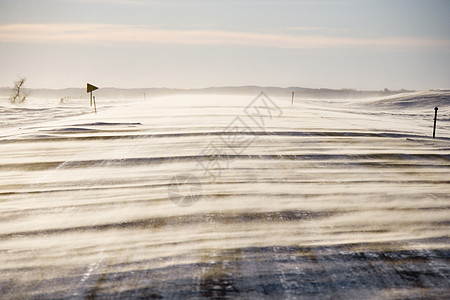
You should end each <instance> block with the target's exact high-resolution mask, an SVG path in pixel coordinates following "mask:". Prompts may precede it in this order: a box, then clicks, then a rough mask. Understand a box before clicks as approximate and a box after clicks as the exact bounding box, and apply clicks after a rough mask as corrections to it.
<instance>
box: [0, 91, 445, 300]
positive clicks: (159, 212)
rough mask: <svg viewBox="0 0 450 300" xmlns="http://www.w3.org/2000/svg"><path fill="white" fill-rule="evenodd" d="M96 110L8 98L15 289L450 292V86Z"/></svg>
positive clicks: (45, 294)
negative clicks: (369, 95) (363, 95)
mask: <svg viewBox="0 0 450 300" xmlns="http://www.w3.org/2000/svg"><path fill="white" fill-rule="evenodd" d="M255 97H256V98H255ZM269 97H270V98H269ZM97 105H98V113H97V114H94V113H93V110H92V109H91V108H90V107H89V104H88V103H86V102H85V101H83V102H82V101H78V102H77V101H73V102H68V103H62V104H60V103H58V101H57V100H45V101H44V100H42V99H41V100H39V99H30V101H29V102H28V104H26V105H23V106H12V105H9V104H7V103H6V102H2V103H1V104H0V111H1V114H2V120H0V128H1V129H0V174H1V176H0V253H1V254H0V269H1V270H0V294H1V295H2V296H1V298H2V299H42V298H46V299H56V298H57V299H61V298H63V299H69V298H70V299H77V298H80V299H83V298H89V299H94V298H98V299H102V298H107V299H123V298H140V297H141V298H155V299H159V298H168V299H173V298H179V299H189V298H191V299H192V298H194V299H199V298H200V299H203V298H204V299H224V298H225V299H226V298H228V299H236V298H238V299H239V298H242V299H265V298H267V299H401V298H408V299H444V298H446V297H448V295H449V294H450V238H449V235H450V229H449V225H450V92H448V91H427V92H416V93H410V94H402V95H397V96H390V97H385V98H377V99H360V100H356V99H351V100H342V99H341V100H336V99H334V100H330V99H328V100H327V99H323V100H312V99H302V98H301V96H300V95H296V99H295V103H294V105H291V98H290V95H288V96H286V97H275V96H273V97H272V96H271V95H264V94H260V95H259V96H257V95H254V96H253V97H249V96H224V95H199V96H194V95H189V96H167V97H161V98H148V99H147V100H146V101H143V100H142V101H133V102H131V101H126V99H123V101H117V100H116V101H108V100H107V99H101V98H98V99H97ZM435 106H438V107H439V111H438V122H437V130H436V138H435V139H433V138H432V133H433V117H434V107H435Z"/></svg>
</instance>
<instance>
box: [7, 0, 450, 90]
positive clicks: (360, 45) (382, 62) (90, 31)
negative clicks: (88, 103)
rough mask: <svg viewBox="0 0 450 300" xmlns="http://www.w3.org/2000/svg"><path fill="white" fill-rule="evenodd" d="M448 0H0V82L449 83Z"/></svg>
mask: <svg viewBox="0 0 450 300" xmlns="http://www.w3.org/2000/svg"><path fill="white" fill-rule="evenodd" d="M449 20H450V1H448V0H428V1H426V0H424V1H417V0H341V1H339V0H335V1H332V0H315V1H314V0H297V1H294V0H285V1H283V0H278V1H274V0H242V1H236V0H209V1H208V0H178V1H176V0H166V1H145V0H0V86H3V87H6V86H12V84H13V82H14V81H15V80H17V78H19V77H26V78H27V83H26V85H27V86H28V87H32V88H53V89H59V88H66V87H84V86H85V85H86V82H90V83H92V84H95V85H97V86H99V87H121V88H142V87H168V88H203V87H211V86H242V85H260V86H280V87H290V86H299V87H310V88H321V87H323V88H336V89H339V88H354V89H358V90H382V89H384V88H388V89H391V90H398V89H414V90H424V89H435V88H450V21H449Z"/></svg>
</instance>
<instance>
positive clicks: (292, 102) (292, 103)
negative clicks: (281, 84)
mask: <svg viewBox="0 0 450 300" xmlns="http://www.w3.org/2000/svg"><path fill="white" fill-rule="evenodd" d="M291 105H294V92H292V100H291Z"/></svg>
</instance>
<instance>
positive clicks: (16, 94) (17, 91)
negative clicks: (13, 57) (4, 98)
mask: <svg viewBox="0 0 450 300" xmlns="http://www.w3.org/2000/svg"><path fill="white" fill-rule="evenodd" d="M25 80H26V78H25V77H20V78H19V80H17V81H15V82H14V87H13V89H12V90H13V95H12V96H11V98H9V102H11V103H14V104H20V103H23V102H24V101H25V99H26V98H27V96H28V94H27V93H25V91H24V88H23V85H24V83H25Z"/></svg>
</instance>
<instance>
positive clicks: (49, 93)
mask: <svg viewBox="0 0 450 300" xmlns="http://www.w3.org/2000/svg"><path fill="white" fill-rule="evenodd" d="M27 91H28V92H29V93H30V96H31V97H37V98H55V99H60V98H64V97H80V96H85V95H86V88H84V87H83V88H66V89H27ZM261 91H264V92H265V93H267V94H269V95H272V96H278V97H291V93H292V92H295V96H296V97H302V98H304V97H307V98H366V97H376V96H389V95H395V94H399V93H406V92H413V91H408V90H400V91H389V90H384V91H357V90H354V89H339V90H337V89H326V88H320V89H311V88H302V87H287V88H282V87H261V86H226V87H209V88H201V89H172V88H132V89H122V88H114V87H105V88H102V87H100V89H99V90H97V91H95V95H97V96H98V97H107V98H144V94H145V97H148V98H150V97H157V96H165V95H180V94H225V95H256V94H258V93H259V92H261ZM10 94H11V89H10V88H6V87H4V88H0V97H2V98H6V97H8V96H9V95H10Z"/></svg>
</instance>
